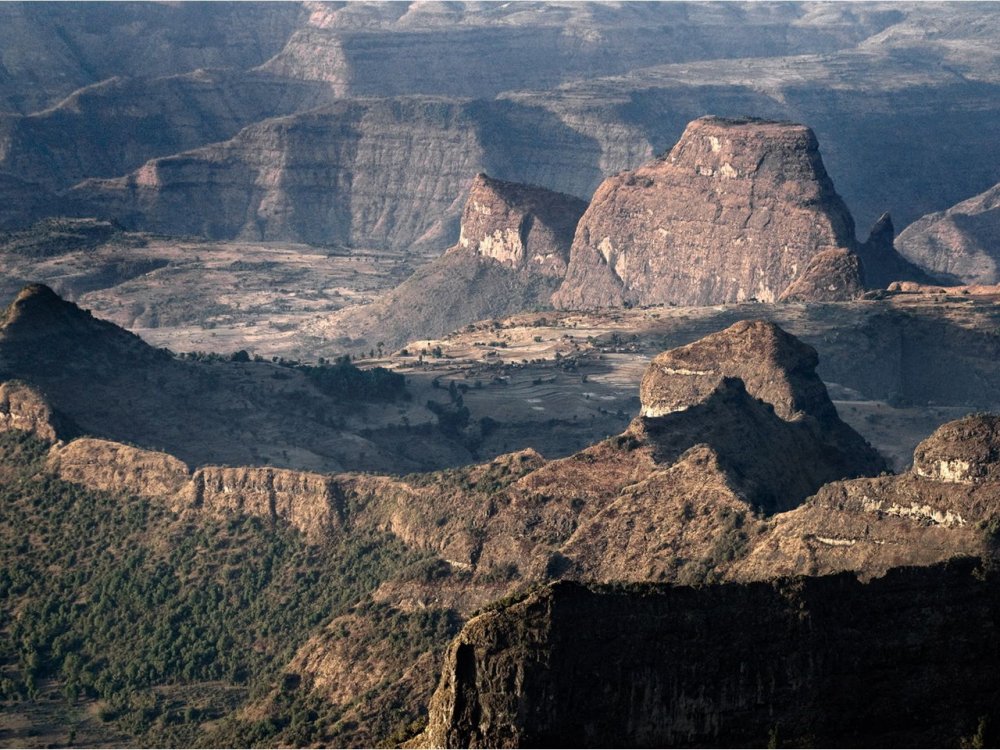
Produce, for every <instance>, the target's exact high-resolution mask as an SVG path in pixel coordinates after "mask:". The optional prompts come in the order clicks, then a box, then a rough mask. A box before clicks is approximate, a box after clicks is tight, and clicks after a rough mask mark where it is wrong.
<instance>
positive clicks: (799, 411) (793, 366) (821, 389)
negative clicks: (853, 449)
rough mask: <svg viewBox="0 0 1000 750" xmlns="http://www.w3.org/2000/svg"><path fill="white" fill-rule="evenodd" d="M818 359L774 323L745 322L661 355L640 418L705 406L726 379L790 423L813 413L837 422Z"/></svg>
mask: <svg viewBox="0 0 1000 750" xmlns="http://www.w3.org/2000/svg"><path fill="white" fill-rule="evenodd" d="M818 364H819V357H818V355H817V354H816V350H815V349H813V348H812V347H811V346H809V345H808V344H804V343H803V342H801V341H799V340H798V339H797V338H795V337H794V336H792V335H791V334H789V333H786V332H785V331H784V330H782V329H781V328H780V327H778V326H777V325H775V324H774V323H770V322H768V321H766V320H743V321H740V322H739V323H735V324H733V325H731V326H730V327H729V328H726V329H725V330H723V331H719V332H718V333H713V334H711V335H709V336H706V337H705V338H703V339H699V340H698V341H695V342H694V343H691V344H688V345H687V346H681V347H678V348H676V349H670V350H668V351H665V352H663V353H661V354H658V355H657V356H656V357H655V358H654V359H653V361H652V362H651V363H650V365H649V368H648V369H647V370H646V374H645V375H644V376H643V378H642V384H641V385H640V387H639V398H640V400H641V401H642V411H641V416H643V417H652V418H655V417H662V416H665V415H667V414H672V413H674V412H679V411H684V410H686V409H688V408H690V407H691V406H694V405H696V404H699V403H701V402H703V401H704V400H705V399H706V398H707V397H708V396H709V395H710V394H712V393H713V392H715V391H716V390H717V389H718V388H719V387H720V386H721V385H722V383H723V381H725V380H726V379H727V378H739V379H740V380H742V381H743V383H744V386H745V387H746V390H747V393H749V394H750V395H751V396H753V397H754V398H758V399H760V400H761V401H765V402H766V403H768V404H770V405H771V406H773V407H774V411H775V414H777V415H778V416H779V417H781V418H782V419H784V420H786V421H791V420H793V419H796V418H799V417H801V416H804V415H806V414H808V415H809V416H812V417H814V418H816V419H817V420H820V421H827V420H830V419H831V418H833V419H836V418H837V412H836V409H835V408H834V406H833V402H832V401H830V397H829V395H828V394H827V391H826V386H825V385H824V384H823V381H822V380H820V378H819V376H818V375H817V374H816V366H817V365H818Z"/></svg>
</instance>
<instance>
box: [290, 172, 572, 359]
mask: <svg viewBox="0 0 1000 750" xmlns="http://www.w3.org/2000/svg"><path fill="white" fill-rule="evenodd" d="M586 207H587V204H586V203H585V202H583V201H581V200H579V199H578V198H574V197H572V196H569V195H565V194H563V193H556V192H553V191H551V190H545V189H544V188H540V187H535V186H532V185H519V184H516V183H512V182H505V181H503V180H496V179H493V178H492V177H489V176H487V175H485V174H482V173H480V174H478V175H476V177H475V178H474V179H473V181H472V186H471V188H470V190H469V198H468V200H467V201H466V203H465V209H464V210H463V212H462V223H461V228H460V234H459V241H458V244H457V245H455V246H454V247H452V248H451V249H449V250H447V251H446V252H445V253H444V255H442V256H441V257H439V258H436V259H435V260H433V261H431V262H430V263H428V264H427V265H425V266H424V267H423V268H421V269H420V270H418V271H417V272H416V273H415V274H413V276H411V277H410V278H409V279H407V280H406V281H404V282H403V283H402V284H400V285H399V286H398V287H396V288H395V289H393V290H391V291H389V292H387V293H386V294H384V295H382V296H381V297H380V298H378V299H377V300H375V301H374V302H373V303H371V304H370V305H366V306H363V307H354V308H348V309H346V310H344V311H343V312H342V313H337V314H335V315H334V316H333V317H332V318H331V320H329V321H324V322H323V323H321V324H318V325H314V326H310V328H309V331H310V332H311V333H313V332H314V333H318V334H321V335H325V336H327V337H329V338H335V339H337V340H338V341H340V342H341V343H342V345H343V346H344V348H361V349H365V348H370V347H371V346H373V345H374V344H375V343H376V342H379V341H381V342H383V343H385V344H386V345H387V346H390V347H398V346H402V345H403V344H406V343H408V342H410V341H413V340H415V339H421V338H437V337H439V336H443V335H444V334H446V333H450V332H451V331H454V330H456V329H458V328H460V327H462V326H464V325H467V324H469V323H473V322H475V321H478V320H485V319H488V318H504V317H507V316H509V315H514V314H516V313H518V312H522V311H524V310H530V309H533V308H537V307H541V306H545V305H548V304H549V302H550V299H551V295H552V292H553V291H555V289H556V287H557V286H558V284H559V282H560V281H561V280H562V277H563V275H564V274H565V272H566V262H567V260H568V258H569V247H570V243H571V242H572V240H573V231H574V229H575V228H576V223H577V221H578V220H579V218H580V216H581V214H583V212H584V210H585V209H586Z"/></svg>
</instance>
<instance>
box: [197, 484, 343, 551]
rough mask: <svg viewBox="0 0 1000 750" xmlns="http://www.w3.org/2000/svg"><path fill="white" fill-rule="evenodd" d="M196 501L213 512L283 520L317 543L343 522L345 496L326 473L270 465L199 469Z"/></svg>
mask: <svg viewBox="0 0 1000 750" xmlns="http://www.w3.org/2000/svg"><path fill="white" fill-rule="evenodd" d="M192 485H193V486H192V497H191V501H192V503H193V505H194V506H195V507H199V508H204V509H205V510H207V511H209V512H213V513H219V514H223V513H233V514H237V515H251V516H258V517H260V518H264V519H266V520H268V521H271V522H274V521H276V520H279V519H280V520H282V521H285V522H286V523H288V524H290V525H291V526H293V527H295V528H297V529H298V530H299V531H301V532H303V533H304V534H306V536H307V537H308V538H310V539H312V540H314V541H319V540H322V539H325V538H328V537H329V535H330V532H331V531H332V530H333V529H334V528H336V527H338V526H340V525H341V520H342V515H343V511H344V509H343V498H342V496H341V495H340V493H339V492H338V490H337V488H336V485H335V484H334V483H333V481H332V480H331V479H330V478H329V477H327V476H323V475H321V474H311V473H308V472H299V471H289V470H287V469H273V468H269V467H261V468H256V467H236V468H226V467H216V466H209V467H206V468H204V469H199V470H198V471H196V472H195V473H194V476H193V477H192Z"/></svg>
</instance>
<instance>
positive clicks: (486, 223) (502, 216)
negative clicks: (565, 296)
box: [458, 173, 587, 278]
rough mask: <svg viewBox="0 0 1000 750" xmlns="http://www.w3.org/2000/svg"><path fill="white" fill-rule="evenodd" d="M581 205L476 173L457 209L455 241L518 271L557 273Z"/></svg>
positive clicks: (562, 266)
mask: <svg viewBox="0 0 1000 750" xmlns="http://www.w3.org/2000/svg"><path fill="white" fill-rule="evenodd" d="M586 209H587V204H586V202H585V201H582V200H580V199H579V198H574V197H573V196H571V195H564V194H562V193H555V192H552V191H551V190H545V189H544V188H538V187H534V186H530V185H520V184H517V183H513V182H504V181H503V180H495V179H493V178H491V177H489V176H488V175H485V174H482V173H480V174H477V175H476V177H475V179H474V180H473V181H472V187H471V189H470V190H469V198H468V200H467V201H466V203H465V210H464V211H463V212H462V225H461V232H460V234H459V238H458V246H459V247H462V248H469V249H471V250H472V251H473V252H474V253H475V254H477V255H479V256H481V257H483V258H492V259H494V260H496V261H497V262H499V263H502V264H504V265H506V266H509V267H511V268H514V269H517V270H524V269H536V270H537V272H538V273H541V274H544V275H546V276H555V277H558V278H562V276H564V275H565V273H566V263H567V261H568V260H569V249H570V245H571V243H572V241H573V233H574V232H575V231H576V225H577V222H578V221H579V220H580V217H581V216H582V215H583V212H584V211H585V210H586Z"/></svg>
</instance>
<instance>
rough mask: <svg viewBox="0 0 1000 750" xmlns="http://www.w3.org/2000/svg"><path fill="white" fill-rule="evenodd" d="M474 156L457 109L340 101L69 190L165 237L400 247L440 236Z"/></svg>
mask: <svg viewBox="0 0 1000 750" xmlns="http://www.w3.org/2000/svg"><path fill="white" fill-rule="evenodd" d="M482 161H483V158H482V147H481V145H480V143H479V142H478V141H477V139H476V134H475V124H474V122H473V121H472V120H471V119H470V114H469V111H468V108H467V107H465V106H463V105H462V104H461V103H459V102H455V101H450V100H442V99H429V98H405V99H398V100H370V101H364V100H349V101H342V102H339V103H337V104H335V105H331V106H329V107H326V108H323V109H321V110H316V111H313V112H309V113H305V114H299V115H292V116H288V117H284V118H277V119H270V120H264V121H262V122H260V123H257V124H254V125H251V126H249V127H247V128H245V129H244V130H242V131H240V133H239V134H237V135H236V136H235V137H233V138H232V139H230V140H228V141H224V142H222V143H218V144H214V145H211V146H205V147H203V148H200V149H197V150H194V151H189V152H185V153H182V154H178V155H175V156H170V157H164V158H160V159H154V160H152V161H149V162H147V163H146V164H144V165H143V166H142V167H140V168H139V169H138V170H136V171H134V172H132V173H131V174H129V175H127V176H125V177H121V178H115V179H107V180H94V179H91V180H86V181H84V182H82V183H80V184H79V185H78V186H77V187H76V188H75V189H74V191H73V192H74V194H75V195H80V196H85V197H86V198H87V199H88V200H89V201H91V202H93V203H94V204H95V206H96V207H97V210H98V211H99V212H100V213H101V214H102V215H109V216H114V217H119V218H120V220H121V221H122V222H123V223H124V224H126V225H127V226H135V227H142V228H144V229H150V230H153V231H157V232H163V233H167V234H180V235H201V236H208V237H216V238H233V237H244V238H250V239H255V240H271V239H290V238H294V239H298V240H302V241H306V242H311V243H315V244H320V245H351V246H361V247H366V246H367V247H372V246H375V247H379V246H387V245H388V246H396V247H404V246H408V245H410V244H412V243H414V242H416V241H419V240H424V239H426V240H430V239H435V240H439V239H440V234H441V233H442V232H444V231H445V230H446V228H447V227H448V222H449V221H450V220H454V218H457V216H456V214H457V210H456V209H457V206H453V205H452V204H453V203H454V202H456V200H457V199H458V198H459V195H460V193H461V187H460V186H462V185H463V184H464V181H465V180H466V179H467V175H469V174H474V173H475V172H476V171H477V169H478V167H479V165H480V164H481V163H482ZM425 236H426V237H425ZM441 244H444V243H441ZM439 246H440V245H439Z"/></svg>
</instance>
